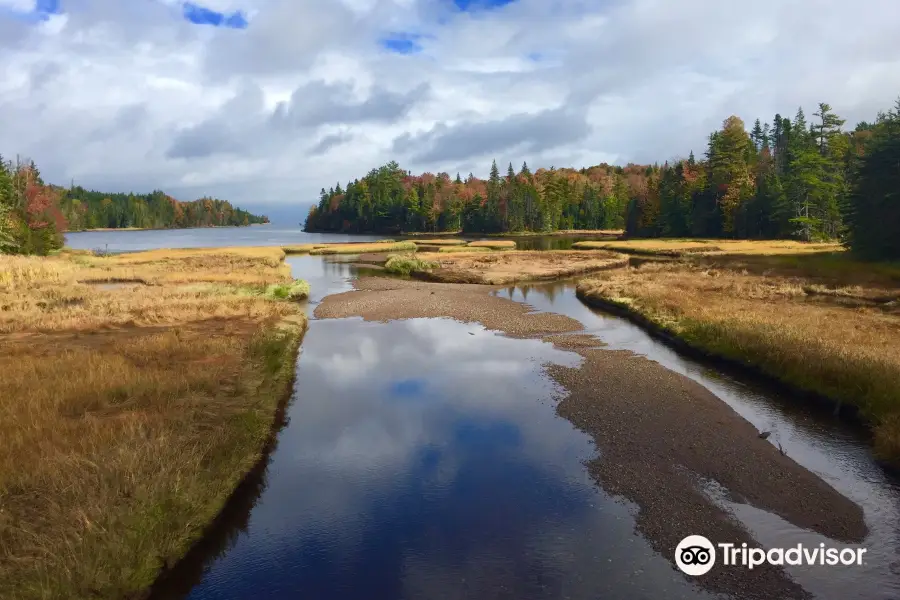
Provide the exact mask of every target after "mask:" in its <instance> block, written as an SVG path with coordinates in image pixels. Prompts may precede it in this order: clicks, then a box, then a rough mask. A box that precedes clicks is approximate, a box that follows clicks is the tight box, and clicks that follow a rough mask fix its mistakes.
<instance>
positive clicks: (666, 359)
mask: <svg viewBox="0 0 900 600" xmlns="http://www.w3.org/2000/svg"><path fill="white" fill-rule="evenodd" d="M259 229H265V228H259ZM213 231H216V230H213ZM222 231H225V230H222ZM115 233H119V232H115ZM134 233H151V232H128V235H133V234H134ZM152 233H161V234H168V233H169V232H152ZM78 235H82V234H78ZM84 235H87V234H84ZM170 239H171V238H168V237H165V235H163V236H161V238H160V239H158V240H157V243H156V246H155V247H160V246H162V247H167V246H170V245H171V244H169V243H168V240H170ZM161 240H166V241H161ZM336 241H337V240H336ZM91 242H92V243H93V240H91ZM141 243H142V244H143V243H146V242H141ZM270 243H271V242H270ZM277 243H306V242H300V241H296V242H295V241H292V242H277ZM134 244H137V243H134ZM229 244H230V245H235V244H234V240H230V242H229ZM257 244H259V242H257V241H254V242H253V244H252V245H257ZM122 245H123V246H124V245H125V244H122ZM208 245H224V244H221V243H212V244H208ZM110 249H111V250H112V248H110ZM288 262H289V264H290V265H291V267H292V270H293V272H294V275H295V277H299V278H304V279H307V280H308V281H309V282H310V285H311V289H312V297H311V298H310V301H309V310H310V312H312V310H313V308H314V307H315V305H316V304H317V303H318V302H319V301H321V299H322V298H324V297H325V296H327V295H329V294H332V293H339V292H343V291H347V290H349V289H351V283H350V280H351V278H352V277H353V276H354V273H355V268H354V267H353V266H352V265H350V264H347V263H345V262H335V261H330V260H323V259H320V258H317V257H291V258H289V259H288ZM496 293H497V294H498V295H500V296H502V297H506V298H509V299H511V300H514V301H519V302H526V303H527V304H529V305H531V306H532V307H534V309H535V310H548V311H552V312H557V313H561V314H566V315H568V316H571V317H573V318H575V319H577V320H579V321H580V322H581V323H583V324H584V326H585V329H586V331H587V332H589V333H591V334H594V335H596V336H597V337H598V338H600V339H601V340H602V341H603V342H605V343H606V344H607V345H608V347H609V348H610V349H625V350H630V351H633V352H636V353H638V354H642V355H645V356H647V357H648V358H650V359H652V360H655V361H657V362H659V363H661V364H662V365H664V366H665V367H667V368H669V369H672V370H675V371H677V372H679V373H682V374H684V375H686V376H688V377H690V378H692V379H694V380H696V381H698V382H699V383H701V384H702V385H704V386H706V387H707V388H709V389H710V390H711V391H713V392H714V393H716V394H717V395H718V396H719V397H720V398H722V399H723V401H725V402H727V403H728V404H729V405H730V406H732V407H733V408H734V410H735V411H736V412H738V413H739V414H741V415H742V416H744V417H745V418H747V419H748V420H749V421H750V422H751V423H753V424H754V425H756V426H757V427H758V428H760V429H761V430H767V431H772V436H771V437H770V438H769V442H770V443H773V444H776V445H780V446H781V447H782V448H783V449H784V451H785V452H786V453H787V454H788V456H790V457H792V458H794V459H795V460H796V461H797V462H799V463H800V464H802V465H804V466H806V467H807V468H809V469H810V470H811V471H813V472H815V473H817V474H819V475H820V476H821V477H823V479H825V480H826V481H828V482H829V483H830V484H831V485H833V486H834V487H835V488H836V489H838V490H839V491H840V492H842V493H843V494H845V495H846V496H848V497H849V498H851V499H852V500H854V501H855V502H857V503H858V504H860V506H862V507H863V509H864V512H865V516H866V521H867V524H868V526H869V528H870V535H869V537H868V539H867V540H866V541H865V542H864V543H863V544H862V546H863V547H865V548H867V554H866V564H865V565H863V566H862V567H845V568H828V567H814V568H811V567H806V568H797V567H790V568H789V573H790V574H791V575H792V576H793V577H794V578H795V579H796V580H797V581H798V582H799V583H800V584H801V585H803V586H804V588H806V589H807V590H808V591H810V592H811V593H812V594H813V595H814V596H815V597H817V598H822V599H827V600H831V599H834V600H839V599H840V600H843V599H845V598H865V599H873V600H880V599H884V600H887V599H897V598H900V562H898V561H900V556H898V549H900V486H898V484H897V482H896V481H895V480H892V479H891V478H889V477H888V476H886V475H885V474H884V473H883V472H882V471H881V470H880V469H879V468H878V467H877V466H876V464H875V462H874V460H873V457H872V456H871V452H870V449H869V446H868V442H867V440H866V438H865V436H864V434H863V432H861V431H860V430H859V429H858V428H854V427H852V426H849V425H847V424H845V423H842V422H839V421H837V420H835V419H832V418H830V417H828V416H823V415H822V414H821V413H820V412H819V411H816V410H812V409H805V408H803V407H802V406H801V405H799V404H798V403H796V402H791V400H790V399H789V398H784V397H782V396H780V395H779V394H778V393H777V392H775V391H773V390H771V389H767V388H765V387H761V386H759V385H755V384H753V383H751V382H747V381H745V380H742V379H741V378H739V377H733V376H731V375H729V374H727V373H723V372H722V371H720V370H716V369H712V368H710V367H708V366H704V365H702V364H699V363H697V362H694V361H692V360H689V359H686V358H684V357H681V356H679V355H678V354H677V353H675V352H673V351H671V350H670V349H668V348H667V347H665V346H664V345H661V344H659V343H657V342H656V341H654V340H653V339H651V338H650V337H649V336H647V335H646V334H645V333H644V332H643V331H642V330H640V329H639V328H637V327H635V326H633V325H631V324H629V323H628V322H626V321H624V320H622V319H619V318H616V317H611V316H608V315H605V314H603V313H599V312H597V311H593V310H591V309H589V308H587V307H586V306H584V305H583V304H581V302H580V301H579V300H578V299H577V298H576V297H575V294H574V285H573V283H571V282H562V283H553V284H540V285H532V286H512V287H510V288H508V289H502V290H498V291H497V292H496ZM580 360H581V359H580V357H579V356H578V355H576V354H573V353H569V352H564V351H560V350H557V349H554V348H553V347H552V346H551V345H550V344H547V343H544V342H541V341H538V340H519V339H511V338H507V337H504V336H502V335H499V334H496V333H493V332H489V331H486V330H485V329H484V328H483V327H481V326H479V325H477V324H463V323H459V322H456V321H453V320H449V319H413V320H407V321H394V322H389V323H371V322H364V321H362V320H361V319H335V320H315V319H313V320H312V321H311V322H310V329H309V331H308V333H307V335H306V338H305V339H304V342H303V345H302V348H301V354H300V356H299V358H298V362H297V384H296V388H295V391H294V394H293V398H292V400H291V402H290V404H289V406H288V410H287V424H286V425H285V426H284V428H283V429H282V430H281V432H280V434H279V436H278V441H277V446H276V447H275V449H274V450H273V452H272V453H271V455H270V456H269V460H268V464H267V466H266V468H265V469H264V470H263V471H262V472H261V473H260V474H259V476H258V478H257V479H256V480H255V481H254V483H253V484H252V485H250V486H248V488H247V489H246V490H244V493H242V494H241V495H240V497H238V498H236V501H235V502H234V503H233V506H232V510H230V511H229V517H228V518H227V519H226V520H225V522H224V523H223V525H222V526H221V527H219V528H218V529H217V531H216V532H214V534H213V535H212V536H210V537H211V539H210V540H209V543H207V544H205V545H204V547H202V548H201V550H200V551H199V552H195V553H193V554H192V556H191V557H190V558H189V559H188V560H186V561H184V562H183V563H182V564H181V565H180V566H179V567H178V568H176V570H175V571H174V572H173V573H172V577H170V578H169V579H168V580H167V581H166V582H165V585H162V586H159V587H158V588H157V589H156V597H157V598H167V599H168V598H190V599H192V600H199V599H203V600H206V599H210V600H211V599H217V600H218V599H243V598H272V599H281V598H285V599H287V598H310V599H316V598H323V599H332V598H334V599H356V598H360V599H363V598H365V599H382V598H383V599H401V598H448V599H449V598H511V599H512V598H515V599H530V598H577V599H581V598H590V599H595V598H623V599H630V598H647V599H650V598H654V599H655V598H706V597H711V596H709V595H708V594H706V593H705V592H703V591H701V590H700V589H699V588H697V587H696V586H694V585H692V583H691V582H690V581H689V580H688V579H686V578H685V577H684V576H682V575H681V574H680V572H678V571H676V570H675V569H674V568H673V567H672V566H671V564H670V562H669V559H668V557H664V556H662V555H660V554H657V553H655V552H653V551H652V550H651V549H650V547H649V545H648V544H647V542H646V541H645V540H644V539H643V538H642V537H640V536H638V535H636V534H635V533H634V512H635V507H634V506H632V505H630V504H628V503H626V502H622V501H621V500H617V499H615V498H613V497H611V496H609V495H608V494H606V493H605V492H604V491H603V490H602V489H599V488H598V486H597V485H596V484H595V483H594V482H593V481H592V480H591V479H590V477H589V476H588V475H587V472H586V469H585V467H584V465H583V462H584V461H585V460H589V459H590V458H592V457H594V456H595V454H596V450H595V449H594V447H593V444H592V442H591V440H590V438H589V437H588V436H587V435H586V434H584V433H582V432H580V431H578V430H576V429H575V428H574V427H573V426H572V425H571V424H570V423H569V422H568V421H566V420H564V419H562V418H560V417H558V416H557V415H556V413H555V404H556V399H557V398H558V397H559V394H560V393H561V390H560V389H559V388H558V387H557V386H556V385H555V384H554V383H553V382H552V381H551V380H549V379H548V378H546V377H545V376H544V374H543V368H542V365H544V364H548V363H555V364H564V365H577V364H578V363H579V361H580ZM710 494H711V495H714V496H715V494H716V491H715V484H714V482H711V483H710ZM673 501H674V500H673ZM719 501H720V502H721V503H722V504H723V506H726V507H727V508H728V509H730V510H731V511H732V512H733V514H734V515H735V517H736V518H738V519H740V520H741V521H743V522H744V523H745V525H746V526H747V527H748V529H750V531H751V532H752V533H753V534H754V537H756V539H758V540H759V541H760V542H761V543H762V544H763V545H764V546H767V547H774V546H794V545H796V544H797V543H798V542H802V543H804V544H807V545H815V546H817V545H818V543H819V542H820V541H827V540H824V539H822V538H821V536H818V535H816V534H813V533H810V532H807V531H803V530H798V529H797V528H795V527H793V526H792V525H790V524H788V523H786V522H784V521H782V520H781V519H780V518H778V517H776V516H773V515H771V514H768V513H765V512H763V511H760V510H757V509H754V508H752V507H748V506H746V505H738V504H731V503H729V502H728V501H727V500H724V499H721V500H719Z"/></svg>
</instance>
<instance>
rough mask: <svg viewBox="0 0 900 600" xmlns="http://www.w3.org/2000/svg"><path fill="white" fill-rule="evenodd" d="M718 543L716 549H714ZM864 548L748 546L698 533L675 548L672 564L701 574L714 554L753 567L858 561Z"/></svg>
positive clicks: (725, 562) (731, 564)
mask: <svg viewBox="0 0 900 600" xmlns="http://www.w3.org/2000/svg"><path fill="white" fill-rule="evenodd" d="M717 547H718V550H717V549H716V548H717ZM865 553H866V548H826V547H825V544H819V545H818V547H815V546H814V547H812V548H809V547H805V546H803V544H797V545H796V546H793V547H791V548H770V549H769V550H763V549H762V548H748V547H747V544H741V545H740V546H738V545H737V544H728V543H719V544H716V546H713V543H712V542H710V541H709V540H708V539H706V538H705V537H703V536H702V535H689V536H687V537H686V538H684V539H683V540H681V542H679V544H678V546H677V547H676V548H675V564H676V565H678V568H679V569H681V570H682V571H683V572H684V573H686V574H688V575H692V576H698V575H704V574H706V573H708V572H709V571H710V569H712V568H713V566H715V564H716V555H717V554H718V557H719V558H720V559H721V563H722V565H723V566H728V567H745V568H747V569H750V570H753V568H754V567H758V566H760V565H764V564H769V565H776V566H782V565H792V566H795V565H822V566H835V565H839V564H840V565H861V564H863V555H864V554H865Z"/></svg>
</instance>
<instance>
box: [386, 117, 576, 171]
mask: <svg viewBox="0 0 900 600" xmlns="http://www.w3.org/2000/svg"><path fill="white" fill-rule="evenodd" d="M589 133H590V125H589V124H588V123H587V121H586V120H585V116H584V114H583V113H582V114H579V113H576V112H571V111H568V110H566V109H564V108H557V109H551V110H546V111H543V112H540V113H537V114H535V115H531V114H525V113H519V114H514V115H510V116H508V117H506V118H504V119H498V120H494V121H465V122H461V123H459V124H456V125H452V126H449V125H446V124H444V123H439V124H438V125H436V126H435V127H434V128H432V129H431V130H429V131H426V132H424V133H421V134H409V133H405V134H403V135H401V136H399V137H398V138H396V139H395V140H394V143H393V150H394V151H395V152H398V153H404V154H412V160H413V161H414V162H419V163H443V162H453V161H461V160H465V159H467V158H470V157H473V156H475V157H477V156H491V155H493V154H496V153H502V152H505V151H510V150H519V151H522V152H535V151H538V150H550V149H553V148H557V147H559V146H562V145H565V144H569V143H572V142H576V141H578V140H580V139H583V138H585V137H587V135H588V134H589Z"/></svg>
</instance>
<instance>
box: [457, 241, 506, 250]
mask: <svg viewBox="0 0 900 600" xmlns="http://www.w3.org/2000/svg"><path fill="white" fill-rule="evenodd" d="M467 247H469V248H488V249H490V250H515V248H516V243H515V242H514V241H512V240H480V241H477V242H469V243H468V244H467Z"/></svg>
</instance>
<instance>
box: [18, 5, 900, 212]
mask: <svg viewBox="0 0 900 600" xmlns="http://www.w3.org/2000/svg"><path fill="white" fill-rule="evenodd" d="M498 4H501V3H498V2H488V1H481V2H461V3H455V2H454V1H453V0H429V1H427V2H424V1H421V0H305V1H304V2H297V1H295V0H195V2H194V4H192V6H195V7H196V11H195V13H192V14H194V16H196V17H197V18H194V19H192V20H187V19H185V14H186V13H185V11H186V10H187V9H186V5H185V4H184V3H183V2H182V1H181V0H141V1H140V2H122V1H121V0H67V1H66V2H65V3H57V2H43V1H42V2H41V3H40V4H38V3H36V2H32V1H28V2H26V1H25V0H0V50H2V52H3V56H4V61H3V62H2V64H0V114H2V116H3V123H4V125H3V128H2V129H0V152H2V153H3V154H4V155H15V154H16V153H19V154H22V155H28V156H30V157H32V158H34V159H35V160H36V161H37V162H38V164H39V165H40V166H41V168H42V172H43V173H44V175H45V177H46V178H47V179H49V180H51V181H56V182H63V183H65V182H68V181H70V180H71V179H72V178H75V179H76V181H78V182H80V183H82V184H84V185H87V186H90V187H95V188H98V189H110V190H112V189H125V190H132V189H133V190H139V189H153V188H163V189H166V190H167V191H170V192H171V193H173V194H175V195H177V196H182V197H191V196H200V195H202V194H205V193H216V194H218V195H221V196H223V197H228V198H230V199H233V200H236V201H239V202H241V201H244V202H245V203H246V201H259V202H261V203H262V202H264V203H270V204H271V203H277V202H279V201H282V202H288V201H290V202H297V201H298V200H301V201H304V200H305V201H310V200H314V199H315V197H316V194H317V193H318V190H319V189H320V188H321V187H322V186H323V185H331V184H333V182H335V181H342V182H346V181H348V180H351V179H353V178H355V177H359V176H361V175H363V174H364V173H365V172H366V171H368V170H369V169H370V168H372V167H374V166H377V165H379V164H383V163H385V162H387V161H389V160H391V159H397V160H398V161H401V163H402V165H403V166H404V167H405V168H408V169H410V170H413V171H420V170H425V169H427V170H431V171H439V170H448V171H451V172H455V171H456V170H461V171H463V172H464V173H465V172H468V171H469V170H472V171H473V172H474V173H475V174H477V175H482V176H483V175H485V174H486V172H487V170H488V168H489V166H490V159H491V158H494V157H496V158H497V159H498V161H499V162H501V163H504V164H505V162H507V161H512V162H513V163H514V164H516V165H518V164H521V162H522V161H523V160H527V161H528V163H529V165H531V166H532V167H533V168H537V167H540V166H550V164H551V163H552V164H555V166H563V165H566V164H571V165H573V166H576V167H578V166H582V165H589V164H596V163H597V162H600V161H604V160H607V161H617V162H619V163H625V162H628V161H634V162H654V161H663V160H666V159H667V158H671V157H673V156H678V155H686V154H687V153H688V151H690V150H692V149H693V150H694V151H695V153H697V154H700V153H702V151H703V150H704V148H705V142H706V138H707V136H708V134H709V132H710V131H712V130H713V129H715V128H717V127H719V126H720V125H721V122H722V120H723V119H725V118H726V117H727V116H729V115H731V114H737V115H739V116H741V117H742V118H743V119H744V120H745V122H748V123H752V122H753V120H754V119H755V118H757V117H759V118H762V119H763V120H764V121H771V119H772V117H773V116H774V114H775V113H776V112H780V113H781V114H784V115H793V114H794V112H795V111H796V109H797V107H798V106H800V105H802V106H804V107H805V108H806V109H807V112H808V113H809V112H811V110H812V108H813V107H814V106H815V105H816V103H818V102H823V101H825V102H829V103H830V104H831V105H832V106H833V107H834V108H835V110H836V111H837V113H838V114H839V115H841V116H842V117H843V118H845V119H847V123H848V126H849V127H852V126H853V125H854V124H855V123H856V122H858V121H860V120H872V119H873V118H874V116H875V114H876V112H877V111H878V110H879V109H884V108H887V107H889V106H891V105H892V104H893V101H894V99H895V98H896V96H897V95H898V93H900V38H898V37H897V36H896V32H895V31H894V30H895V27H894V24H895V23H897V22H900V4H898V3H897V2H894V1H893V0H857V1H854V2H849V1H848V0H797V1H795V2H791V3H784V2H781V1H778V0H759V1H758V2H755V3H753V4H752V5H747V6H744V7H742V9H741V11H740V13H739V15H740V16H739V17H738V16H736V12H735V9H734V7H733V6H731V5H729V4H727V3H724V4H723V3H721V2H719V1H717V0H681V1H680V2H678V3H672V2H667V1H664V0H612V1H609V2H599V3H588V2H584V1H583V0H554V1H553V2H546V1H545V0H543V1H542V0H517V1H514V2H508V3H502V4H503V5H502V6H497V5H498ZM201 9H202V10H201ZM192 10H193V9H192ZM204 11H207V12H204ZM235 14H239V15H241V18H242V19H243V20H244V21H245V22H246V27H245V28H243V29H240V28H239V29H235V28H233V27H228V26H227V25H228V24H229V21H228V19H229V17H230V16H233V15H235ZM859 14H870V15H877V16H878V18H875V19H868V20H865V21H863V20H860V19H859V18H858V15H859ZM216 15H221V20H219V17H218V16H216ZM192 21H200V22H201V23H204V24H196V23H195V22H192ZM207 22H211V24H205V23H207ZM216 23H218V24H219V25H218V26H213V25H215V24H216ZM238 23H239V21H237V20H235V21H234V22H233V23H232V24H238ZM338 144H339V145H340V152H334V151H329V150H333V149H334V148H336V147H337V145H338Z"/></svg>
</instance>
